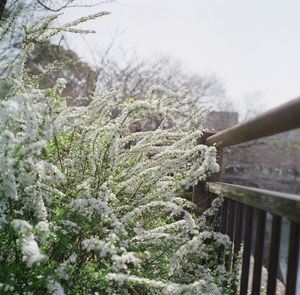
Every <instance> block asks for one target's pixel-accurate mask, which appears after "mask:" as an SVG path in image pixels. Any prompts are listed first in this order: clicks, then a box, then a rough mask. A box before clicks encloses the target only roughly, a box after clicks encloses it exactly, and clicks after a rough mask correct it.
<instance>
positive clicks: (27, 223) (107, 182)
mask: <svg viewBox="0 0 300 295" xmlns="http://www.w3.org/2000/svg"><path fill="white" fill-rule="evenodd" d="M101 15H103V13H102V14H101V13H100V14H96V15H95V16H93V17H96V16H101ZM93 17H92V18H93ZM54 19H55V16H52V17H49V18H47V19H46V20H45V21H44V22H43V23H42V24H38V25H36V26H35V27H32V28H30V30H31V31H32V32H33V33H31V35H30V34H29V33H28V31H26V32H25V33H26V34H27V35H28V36H29V37H30V38H29V37H28V36H27V39H26V40H27V41H26V42H25V45H24V50H25V52H26V50H29V48H31V47H32V45H33V41H32V40H34V39H38V40H41V39H43V38H46V37H47V36H48V37H49V36H52V35H53V34H54V33H56V30H55V29H52V28H50V31H49V30H48V31H47V32H44V33H43V34H40V33H39V32H40V30H42V27H47V25H50V24H51V22H52V21H53V20H54ZM83 20H85V19H83ZM81 21H82V19H81V20H79V22H71V23H69V24H66V25H65V26H64V27H63V31H74V30H73V29H72V27H73V26H74V25H77V24H79V23H80V22H81ZM23 70H24V69H23ZM15 83H16V87H13V88H12V89H11V92H10V93H9V94H7V95H6V96H5V97H3V98H1V101H0V118H1V120H0V183H1V186H0V230H1V231H0V253H1V257H0V282H2V283H0V293H1V294H2V293H3V292H6V293H3V294H17V293H13V292H19V293H20V294H21V293H22V294H33V295H36V294H38V295H39V294H53V295H63V294H79V293H80V294H120V295H122V294H170V295H171V294H172V295H173V294H175V295H176V294H178V295H179V294H182V295H183V294H185V295H189V294H199V295H200V294H207V295H208V294H222V292H223V291H224V290H225V289H224V288H225V287H226V279H228V277H229V275H230V274H229V273H227V272H226V269H225V268H224V267H222V265H219V264H218V263H219V262H218V259H217V254H218V253H219V248H220V247H223V248H224V249H225V251H228V249H230V241H229V239H228V237H227V236H224V235H222V234H220V233H216V232H214V231H213V226H211V225H210V224H209V219H210V217H212V216H214V215H215V213H216V212H217V210H218V207H219V205H220V202H221V201H220V200H217V201H215V202H214V203H213V207H212V208H211V209H210V210H209V211H207V212H206V213H204V214H203V215H202V216H200V217H199V216H198V217H197V215H196V214H195V212H194V207H195V206H194V205H193V204H191V203H190V202H189V201H187V199H186V196H188V195H189V194H190V192H189V190H190V188H191V187H193V186H194V185H195V184H197V182H198V181H203V180H205V179H206V177H207V176H209V175H211V174H212V173H215V172H218V171H219V166H218V164H217V162H216V149H215V148H214V147H208V146H206V145H203V144H200V143H199V142H200V140H201V137H202V136H203V133H202V130H201V127H200V126H199V125H197V124H196V122H198V121H199V118H198V117H197V116H198V115H199V114H200V113H202V111H203V110H199V112H197V110H196V108H195V109H194V110H193V112H192V113H190V112H189V111H190V106H189V105H188V103H187V101H186V100H185V97H184V96H183V95H182V94H177V93H173V92H171V91H168V90H166V89H164V88H163V87H153V88H152V89H150V90H149V95H148V97H146V98H145V100H143V101H136V100H133V99H128V100H125V101H123V102H121V103H119V104H117V105H116V104H115V100H114V96H115V95H116V93H115V92H113V91H112V92H107V93H103V91H99V90H96V91H95V93H94V94H93V96H92V97H91V99H92V102H91V103H90V104H89V105H88V106H84V107H66V106H65V105H64V103H63V102H62V99H61V96H60V94H61V91H62V89H63V87H64V84H65V83H64V81H63V80H61V79H60V80H58V82H57V84H56V85H55V86H54V87H53V88H50V89H46V90H39V89H38V85H37V82H36V81H33V80H32V79H30V78H28V76H27V73H26V71H23V72H22V75H21V76H20V77H18V78H17V79H16V80H15ZM100 88H101V87H100V85H98V87H97V89H100ZM116 110H118V113H119V115H118V116H113V115H112V114H113V113H114V111H116ZM190 114H191V115H190ZM153 118H156V119H157V118H159V123H158V125H157V127H156V128H154V129H153V130H152V131H141V132H133V131H132V130H133V129H132V127H134V126H135V125H136V124H143V123H144V122H147V121H148V122H149V121H150V122H151V120H153ZM224 286H225V287H224ZM9 292H11V293H9ZM224 292H225V291H224Z"/></svg>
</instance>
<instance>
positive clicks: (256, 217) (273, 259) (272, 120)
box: [196, 98, 300, 295]
mask: <svg viewBox="0 0 300 295" xmlns="http://www.w3.org/2000/svg"><path fill="white" fill-rule="evenodd" d="M296 128H300V98H297V99H295V100H292V101H290V102H288V103H286V104H284V105H282V106H279V107H277V108H274V109H272V110H270V111H268V112H265V113H263V114H261V115H259V116H257V117H255V118H253V119H251V120H249V121H247V122H244V123H240V124H237V125H235V126H233V127H231V128H228V129H226V130H224V131H221V132H219V133H216V134H213V135H210V136H208V137H207V138H206V144H207V145H215V146H216V147H217V148H218V150H219V155H220V158H222V156H221V155H222V148H225V147H228V146H232V145H236V144H239V143H244V142H247V141H250V140H254V139H259V138H262V137H265V136H270V135H274V134H278V133H281V132H285V131H289V130H292V129H296ZM219 180H221V178H220V177H219ZM204 188H205V190H206V192H209V193H210V194H212V195H213V196H216V195H221V196H223V197H224V203H223V206H222V208H221V212H220V227H219V230H220V231H221V232H222V233H226V234H228V235H229V236H230V238H231V240H232V241H233V245H234V246H233V253H235V254H237V253H238V252H239V251H240V245H241V243H243V245H244V248H243V257H242V269H241V278H240V282H241V284H240V290H239V291H237V290H233V293H232V294H238V292H239V294H240V295H247V294H253V295H256V294H262V293H261V285H262V280H261V278H262V270H263V255H266V254H268V263H267V265H266V269H267V272H268V274H267V291H266V292H264V294H267V295H275V294H278V293H276V284H277V283H278V279H277V278H279V257H280V239H281V236H282V235H281V234H282V230H281V228H282V218H286V219H288V221H289V223H290V233H289V242H288V245H289V250H288V261H287V273H286V276H285V275H284V277H286V282H285V294H286V295H296V292H297V277H298V276H297V273H298V268H299V263H298V260H299V231H300V227H299V224H300V196H298V195H293V194H287V193H281V192H274V191H270V190H263V189H257V188H250V187H245V186H239V185H233V184H227V183H222V182H207V183H206V185H204V184H200V189H198V192H199V196H200V195H201V196H202V195H204V194H205V193H204ZM196 191H197V190H196ZM199 196H198V198H197V199H198V200H199V199H200V200H201V196H200V198H199ZM267 217H268V218H272V229H271V242H270V247H269V249H268V250H267V252H268V253H264V251H265V249H264V248H265V232H266V220H267ZM254 238H255V239H254ZM265 252H266V251H265ZM252 253H254V254H253V256H254V267H253V273H250V269H251V268H250V264H251V263H250V261H251V255H252ZM234 257H236V255H231V257H230V262H229V264H228V265H227V267H229V268H233V267H234V263H235V259H234ZM249 278H252V286H249V285H250V284H249Z"/></svg>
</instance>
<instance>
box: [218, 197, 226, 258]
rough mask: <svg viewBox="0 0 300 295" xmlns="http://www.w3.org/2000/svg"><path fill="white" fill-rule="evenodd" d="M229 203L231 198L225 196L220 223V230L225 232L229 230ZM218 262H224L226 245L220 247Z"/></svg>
mask: <svg viewBox="0 0 300 295" xmlns="http://www.w3.org/2000/svg"><path fill="white" fill-rule="evenodd" d="M228 204H229V200H228V199H227V198H224V202H223V205H222V211H221V224H220V231H221V233H223V234H225V233H226V232H227V224H228V222H227V221H228ZM218 262H219V264H223V263H224V247H223V246H222V245H221V246H220V248H219V255H218Z"/></svg>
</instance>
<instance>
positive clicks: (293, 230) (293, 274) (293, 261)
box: [285, 222, 299, 295]
mask: <svg viewBox="0 0 300 295" xmlns="http://www.w3.org/2000/svg"><path fill="white" fill-rule="evenodd" d="M289 240H290V241H289V256H288V269H287V282H286V293H285V294H286V295H295V294H296V284H297V272H298V259H299V224H297V223H295V222H291V223H290V239H289Z"/></svg>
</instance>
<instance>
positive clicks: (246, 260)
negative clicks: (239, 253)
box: [240, 206, 253, 295]
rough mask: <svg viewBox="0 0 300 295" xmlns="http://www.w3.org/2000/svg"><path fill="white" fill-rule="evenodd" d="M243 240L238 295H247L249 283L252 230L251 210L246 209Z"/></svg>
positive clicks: (250, 208)
mask: <svg viewBox="0 0 300 295" xmlns="http://www.w3.org/2000/svg"><path fill="white" fill-rule="evenodd" d="M245 223H246V224H245V239H244V253H243V264H242V275H241V289H240V295H247V293H248V281H249V267H250V257H251V243H252V231H253V230H252V229H253V208H252V207H249V206H247V207H246V218H245Z"/></svg>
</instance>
